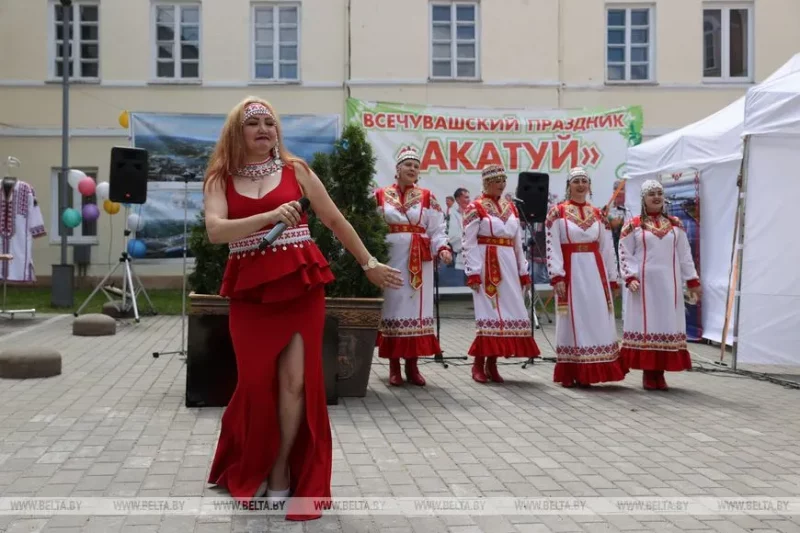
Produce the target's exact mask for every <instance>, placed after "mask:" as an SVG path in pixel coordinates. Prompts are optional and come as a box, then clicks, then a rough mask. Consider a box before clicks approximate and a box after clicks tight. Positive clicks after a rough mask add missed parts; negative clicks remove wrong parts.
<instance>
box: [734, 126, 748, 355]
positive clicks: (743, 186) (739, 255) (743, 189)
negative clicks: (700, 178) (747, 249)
mask: <svg viewBox="0 0 800 533" xmlns="http://www.w3.org/2000/svg"><path fill="white" fill-rule="evenodd" d="M749 161H750V136H749V135H748V136H745V138H744V151H743V154H742V180H741V183H740V184H739V211H740V212H739V215H738V218H739V227H738V228H737V235H738V238H737V243H736V263H737V275H736V294H735V296H734V298H736V300H735V301H736V305H735V308H736V310H735V313H736V314H735V315H734V317H733V354H732V359H731V367H732V368H733V370H736V367H737V362H738V359H739V309H740V307H741V303H742V268H743V265H742V262H743V261H742V259H743V256H744V253H743V252H744V221H745V217H746V216H747V209H746V207H745V206H746V200H747V177H748V174H749V172H748V163H749Z"/></svg>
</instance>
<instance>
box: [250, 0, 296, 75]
mask: <svg viewBox="0 0 800 533" xmlns="http://www.w3.org/2000/svg"><path fill="white" fill-rule="evenodd" d="M286 7H293V8H295V9H297V42H296V43H295V46H296V47H297V60H296V61H295V63H296V64H297V77H296V78H281V68H280V66H281V59H280V50H281V40H280V24H281V23H280V18H279V17H280V8H286ZM264 8H271V9H272V77H271V78H258V77H256V71H257V69H256V10H258V9H264ZM302 18H303V10H302V6H301V4H300V2H253V3H252V4H251V5H250V80H251V82H252V83H266V84H270V83H300V82H301V80H302V77H303V73H302V68H301V59H302V55H301V53H302V41H303V37H302V26H303V24H302ZM283 44H284V46H286V43H283ZM286 62H288V63H292V61H286Z"/></svg>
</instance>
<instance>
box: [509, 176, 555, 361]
mask: <svg viewBox="0 0 800 533" xmlns="http://www.w3.org/2000/svg"><path fill="white" fill-rule="evenodd" d="M549 196H550V175H549V174H546V173H544V172H520V174H519V180H518V181H517V191H516V201H517V204H518V205H517V207H518V208H519V210H520V212H521V214H522V218H524V219H525V222H526V223H527V225H528V228H529V229H530V235H531V239H530V246H528V257H527V259H528V265H530V267H531V298H530V301H531V336H533V333H534V330H535V329H539V328H540V325H539V317H538V315H537V314H536V305H537V304H538V305H539V307H540V309H541V311H542V313H543V314H544V315H545V316H546V317H547V321H548V322H549V323H550V324H552V323H553V319H552V318H551V317H550V314H549V313H548V312H547V308H546V307H545V305H544V301H543V300H542V298H541V296H539V292H538V291H537V290H536V277H535V275H534V272H533V264H534V263H533V249H534V248H535V249H536V252H537V254H538V255H539V256H540V257H543V256H544V252H543V251H542V249H541V247H540V246H539V243H537V242H536V233H535V231H534V230H533V226H534V224H542V223H544V221H545V220H546V219H547V205H548V198H549ZM529 364H533V358H530V359H528V360H527V361H526V362H525V363H524V364H523V365H522V368H525V367H527V366H528V365H529Z"/></svg>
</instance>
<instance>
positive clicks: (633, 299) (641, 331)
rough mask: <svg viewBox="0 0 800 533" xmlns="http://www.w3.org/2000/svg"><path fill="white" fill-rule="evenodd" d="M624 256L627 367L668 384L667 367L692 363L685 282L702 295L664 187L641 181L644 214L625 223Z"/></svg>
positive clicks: (650, 385)
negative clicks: (668, 207)
mask: <svg viewBox="0 0 800 533" xmlns="http://www.w3.org/2000/svg"><path fill="white" fill-rule="evenodd" d="M619 260H620V268H621V270H622V276H623V277H624V279H625V284H626V286H627V287H628V289H629V290H628V291H627V293H626V294H625V320H624V328H623V331H624V333H623V336H622V350H621V353H622V356H623V358H624V359H625V364H626V366H627V367H628V368H636V369H641V370H643V371H644V372H643V374H644V375H643V379H642V381H643V383H642V384H643V386H644V388H645V389H648V390H652V389H660V390H666V388H667V382H666V380H665V379H664V371H665V370H669V371H681V370H688V369H690V368H692V359H691V357H690V356H689V352H688V351H687V349H686V315H685V309H684V305H683V282H684V281H685V282H686V285H687V286H688V290H689V293H690V295H691V297H693V298H697V297H699V296H700V295H701V289H700V279H699V277H698V275H697V270H696V269H695V266H694V260H693V259H692V250H691V248H690V247H689V239H688V238H687V237H686V232H685V231H684V229H683V225H682V224H681V221H680V220H679V219H678V218H676V217H671V216H667V215H666V214H665V212H664V188H663V187H662V186H661V184H660V183H659V182H657V181H654V180H648V181H646V182H644V184H643V185H642V212H641V216H638V217H634V218H633V219H631V220H630V221H628V222H627V223H626V224H625V225H624V226H623V228H622V233H621V235H620V241H619Z"/></svg>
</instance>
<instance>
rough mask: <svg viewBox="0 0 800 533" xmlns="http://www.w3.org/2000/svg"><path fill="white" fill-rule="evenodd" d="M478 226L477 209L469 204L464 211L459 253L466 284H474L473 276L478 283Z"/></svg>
mask: <svg viewBox="0 0 800 533" xmlns="http://www.w3.org/2000/svg"><path fill="white" fill-rule="evenodd" d="M480 225H481V217H480V214H479V213H478V209H477V207H476V206H475V204H474V203H471V204H469V205H468V206H467V208H466V210H465V211H464V232H463V233H462V235H461V253H462V255H463V256H464V273H465V274H466V275H467V283H468V284H471V283H472V282H475V276H477V283H480V275H481V257H480V249H479V248H478V232H479V231H480ZM470 278H472V280H471V281H470Z"/></svg>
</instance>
